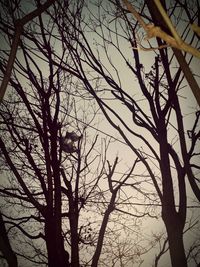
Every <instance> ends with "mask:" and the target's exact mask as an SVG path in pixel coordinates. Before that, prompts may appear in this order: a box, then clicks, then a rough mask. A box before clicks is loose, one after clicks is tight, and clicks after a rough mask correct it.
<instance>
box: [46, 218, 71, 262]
mask: <svg viewBox="0 0 200 267" xmlns="http://www.w3.org/2000/svg"><path fill="white" fill-rule="evenodd" d="M45 238H46V247H47V255H48V267H69V266H70V265H69V254H68V252H67V251H65V249H64V240H63V237H62V232H61V231H60V233H58V232H57V231H56V221H55V219H54V218H50V217H49V218H48V219H47V221H46V223H45Z"/></svg>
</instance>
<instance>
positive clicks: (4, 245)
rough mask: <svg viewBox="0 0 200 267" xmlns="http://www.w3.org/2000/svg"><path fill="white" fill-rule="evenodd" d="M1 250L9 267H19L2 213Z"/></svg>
mask: <svg viewBox="0 0 200 267" xmlns="http://www.w3.org/2000/svg"><path fill="white" fill-rule="evenodd" d="M0 250H1V252H2V253H3V256H4V257H5V259H6V261H7V263H8V266H9V267H17V266H18V263H17V256H16V254H15V253H14V251H13V250H12V247H11V245H10V241H9V238H8V235H7V231H6V227H5V224H4V221H3V217H2V215H1V213H0Z"/></svg>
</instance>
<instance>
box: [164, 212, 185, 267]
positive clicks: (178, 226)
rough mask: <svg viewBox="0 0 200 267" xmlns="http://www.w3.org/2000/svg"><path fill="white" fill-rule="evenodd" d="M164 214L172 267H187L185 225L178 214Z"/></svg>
mask: <svg viewBox="0 0 200 267" xmlns="http://www.w3.org/2000/svg"><path fill="white" fill-rule="evenodd" d="M169 210H170V209H168V212H166V213H165V214H164V213H163V215H162V218H163V221H164V223H165V227H166V229H167V235H168V242H169V251H170V257H171V264H172V267H177V266H181V267H187V266H188V265H187V259H186V255H185V249H184V243H183V224H182V222H181V218H180V216H179V214H178V213H176V214H173V215H172V213H170V211H169Z"/></svg>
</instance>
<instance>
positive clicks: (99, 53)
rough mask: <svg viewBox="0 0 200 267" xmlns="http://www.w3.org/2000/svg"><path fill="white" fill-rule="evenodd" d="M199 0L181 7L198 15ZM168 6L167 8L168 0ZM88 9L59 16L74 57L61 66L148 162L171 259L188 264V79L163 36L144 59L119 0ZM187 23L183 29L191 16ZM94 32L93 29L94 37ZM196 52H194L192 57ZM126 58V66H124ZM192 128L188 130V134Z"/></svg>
mask: <svg viewBox="0 0 200 267" xmlns="http://www.w3.org/2000/svg"><path fill="white" fill-rule="evenodd" d="M194 4H195V3H194V2H193V6H192V4H191V6H192V7H193V9H190V8H189V7H188V8H187V7H186V6H184V9H181V10H182V11H183V12H185V11H186V12H192V13H190V14H191V17H192V19H193V21H195V20H197V19H198V16H197V14H198V12H197V10H196V12H195V9H194ZM137 5H138V6H139V11H138V13H141V14H142V16H143V17H144V18H145V19H148V20H149V21H150V22H152V21H153V22H154V21H155V15H154V14H153V13H152V12H151V11H152V10H151V9H150V6H149V5H147V6H146V3H145V2H143V1H138V2H137ZM95 7H96V9H95ZM176 7H177V8H180V6H175V7H174V9H172V10H173V11H172V12H171V13H169V16H174V17H175V19H176V26H177V27H179V25H180V23H183V21H184V20H182V17H181V16H180V15H179V14H180V13H178V12H179V10H178V9H176ZM147 8H149V9H147ZM166 8H167V9H168V8H169V10H170V8H171V3H168V6H167V7H166ZM86 9H87V7H86ZM88 9H89V10H87V11H88V13H87V14H89V15H88V16H89V18H84V17H83V18H80V19H79V23H77V25H75V26H74V28H73V29H72V30H69V29H68V28H66V27H65V25H66V24H67V25H68V23H70V21H71V18H70V16H69V14H68V13H67V12H64V10H63V8H62V6H61V10H62V17H56V20H55V23H56V24H57V25H58V28H60V33H61V35H62V39H63V43H64V44H65V47H66V48H67V49H68V50H69V56H70V58H71V59H72V61H73V62H74V64H75V67H74V68H70V66H69V64H67V62H65V63H64V64H63V66H62V69H63V70H69V69H70V70H71V71H73V72H74V76H76V77H77V78H78V79H79V80H80V82H82V84H83V86H84V88H85V89H86V91H87V92H89V93H90V95H91V97H93V98H94V99H95V100H96V102H97V103H98V105H99V107H100V109H101V111H102V112H103V114H104V116H105V117H106V119H107V120H108V122H109V123H110V125H111V126H112V127H113V128H114V129H115V130H116V131H117V132H118V133H119V134H120V136H121V137H122V138H123V140H124V142H125V143H126V144H127V145H128V146H129V147H130V148H131V149H132V151H133V152H134V153H135V155H136V156H137V157H138V158H139V159H140V161H141V162H142V163H143V164H144V167H145V168H146V170H147V171H148V174H149V176H150V177H151V180H152V184H153V185H154V188H155V192H156V194H157V195H158V197H159V199H160V203H161V206H162V209H161V214H162V219H163V222H164V224H165V227H166V231H167V236H168V243H169V251H170V256H171V262H172V266H174V267H175V266H178V265H181V266H187V258H186V255H185V248H184V242H183V231H184V227H185V223H186V215H187V193H186V180H187V179H188V180H189V182H190V184H191V186H192V189H193V191H194V193H195V196H196V197H197V198H198V199H199V188H198V170H199V164H198V163H196V162H197V158H199V151H198V150H197V146H198V143H199V134H200V133H199V128H198V127H199V112H198V110H197V109H195V108H194V109H192V113H193V116H191V120H192V121H193V125H191V126H189V128H188V126H187V124H186V118H185V116H184V114H186V113H189V112H191V111H189V110H188V109H187V107H186V103H185V102H184V100H183V99H182V98H181V94H182V91H183V87H184V86H185V80H184V77H183V76H182V74H181V70H182V69H181V68H180V67H177V66H176V62H175V61H174V60H173V58H174V54H173V51H171V50H170V49H168V48H166V47H164V48H163V47H162V45H165V43H163V41H162V40H161V39H159V38H157V40H155V41H156V44H157V46H156V47H158V48H162V49H158V51H157V50H155V48H153V49H152V53H151V63H150V64H146V62H145V59H143V57H142V55H141V53H140V52H139V47H138V39H139V37H138V36H140V34H141V35H142V33H138V30H139V29H138V22H137V21H135V20H134V19H133V18H132V16H130V15H129V12H127V10H125V9H124V6H121V5H120V2H119V1H116V5H115V4H114V2H113V1H111V2H106V3H105V5H104V3H103V2H101V1H98V2H97V3H96V5H94V6H93V7H91V6H90V7H88ZM59 12H60V11H59ZM149 13H150V14H149ZM156 23H158V22H157V21H156ZM185 23H186V27H184V30H185V29H187V23H188V22H187V21H186V22H185ZM184 30H183V36H182V38H183V39H184V38H187V39H189V43H190V44H191V43H192V42H194V43H195V42H198V39H197V38H196V37H195V36H194V33H192V34H191V33H190V32H185V31H184ZM89 33H90V34H91V33H92V34H93V41H91V39H90V36H89ZM71 40H73V41H71ZM127 50H129V52H127ZM131 52H132V55H131ZM116 58H117V60H116ZM186 60H187V57H186ZM191 60H192V58H191V57H190V58H189V60H188V63H187V64H189V63H191ZM122 65H123V69H120V66H122ZM191 66H192V65H191ZM122 72H124V73H125V75H124V73H122ZM124 76H125V77H126V78H125V80H124ZM93 77H95V79H94V78H93ZM128 79H129V80H128ZM96 80H97V81H98V83H97V82H96ZM127 80H128V81H127ZM135 80H137V83H136V82H135ZM122 110H125V112H126V114H127V115H126V117H125V116H124V114H123V112H122ZM131 117H132V120H131V119H130V118H131ZM190 127H191V128H192V130H191V128H190ZM187 131H189V132H191V138H190V137H188V135H187ZM137 144H138V145H137ZM141 147H142V148H141Z"/></svg>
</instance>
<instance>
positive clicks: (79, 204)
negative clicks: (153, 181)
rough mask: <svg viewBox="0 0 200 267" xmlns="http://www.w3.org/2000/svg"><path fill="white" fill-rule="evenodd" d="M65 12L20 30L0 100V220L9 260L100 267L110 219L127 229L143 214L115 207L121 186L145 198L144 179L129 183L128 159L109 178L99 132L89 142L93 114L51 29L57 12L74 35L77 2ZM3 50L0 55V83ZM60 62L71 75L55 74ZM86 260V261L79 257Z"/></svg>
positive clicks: (114, 164) (7, 26) (5, 33)
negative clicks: (9, 240) (11, 246)
mask: <svg viewBox="0 0 200 267" xmlns="http://www.w3.org/2000/svg"><path fill="white" fill-rule="evenodd" d="M65 4H66V3H65V2H64V1H61V3H60V2H58V3H56V4H55V5H54V6H53V7H52V9H50V11H49V13H48V14H38V16H37V18H35V19H34V20H33V21H31V23H29V24H28V25H26V24H25V25H24V27H23V33H22V34H21V40H20V43H19V46H18V54H17V56H16V58H15V62H14V65H13V69H12V75H11V76H10V77H9V88H8V91H7V96H6V97H5V99H4V100H3V102H2V103H1V106H0V111H1V112H0V114H1V115H0V122H1V133H2V134H1V137H0V148H1V162H2V166H1V170H2V177H3V181H2V183H1V187H0V196H1V200H2V203H1V206H2V214H3V216H4V218H5V221H4V223H5V224H6V226H7V227H9V231H11V232H12V231H15V233H13V235H12V234H11V237H12V236H18V239H19V240H20V241H18V242H17V240H15V241H13V242H14V243H15V245H16V247H17V248H18V249H17V250H18V252H17V253H16V254H15V256H17V257H20V259H21V258H23V259H24V260H28V261H29V264H30V262H31V263H32V264H35V265H39V266H42V265H48V266H49V267H53V266H54V267H55V266H59V267H62V266H63V267H64V266H65V267H66V266H73V267H76V266H77V267H78V266H80V265H81V264H82V265H84V266H98V262H99V259H100V256H101V254H102V249H103V244H104V240H105V236H107V237H108V233H107V232H106V229H107V228H108V225H109V224H110V223H113V221H112V219H111V214H114V216H115V220H116V221H117V219H116V218H117V216H118V214H125V215H126V218H127V216H128V215H130V216H132V217H131V218H132V219H131V220H132V221H134V220H133V218H135V220H140V219H141V218H143V217H144V216H149V215H150V213H151V212H150V211H149V212H146V211H144V212H143V211H140V212H138V211H137V210H136V209H135V212H134V213H132V212H129V213H128V208H126V205H125V204H123V203H124V202H126V203H127V202H128V201H131V199H132V197H131V196H128V195H127V193H126V191H127V188H129V187H131V191H132V192H135V194H140V195H142V197H143V198H145V195H144V194H143V191H142V187H141V186H140V184H142V181H140V183H139V184H138V181H137V179H138V177H139V174H140V175H141V173H142V172H143V171H141V172H139V171H138V173H139V174H138V175H137V177H135V176H134V173H133V172H134V171H135V169H136V168H138V165H140V160H139V159H138V158H137V157H134V158H133V160H132V162H131V166H129V168H128V170H127V171H126V172H123V171H121V173H120V174H117V175H116V169H117V168H118V165H119V166H120V160H121V159H122V157H121V156H120V157H116V158H115V159H113V158H112V159H110V158H108V156H107V155H108V150H109V148H108V144H107V141H101V140H100V141H99V138H98V135H97V134H96V131H98V129H96V130H95V132H94V134H91V135H90V136H89V133H88V132H89V130H88V129H89V128H90V127H92V124H93V123H95V122H94V119H95V118H96V115H97V111H96V108H95V104H94V101H92V100H91V101H90V102H89V103H87V102H86V100H85V97H86V95H85V93H84V90H83V88H82V85H81V84H80V83H79V79H77V78H79V77H78V76H77V77H76V75H75V72H74V71H73V68H74V69H76V63H75V62H74V60H73V59H72V58H70V55H69V50H68V49H66V47H65V45H66V43H65V40H64V39H63V38H64V36H62V35H61V32H60V30H62V31H63V29H61V28H57V26H56V25H57V23H58V21H57V19H58V20H59V19H61V18H62V13H58V11H59V12H60V9H61V8H63V9H66V10H68V14H69V16H70V19H71V21H69V22H67V21H66V23H65V26H66V27H69V31H70V30H72V31H73V29H76V23H78V22H79V19H80V14H81V13H80V12H81V10H82V3H79V4H77V3H73V1H72V3H71V5H69V6H68V5H67V8H66V6H65ZM16 10H17V12H22V11H21V9H20V8H19V9H17V7H16ZM63 11H64V10H63ZM75 15H76V16H75ZM56 17H57V18H56ZM75 17H77V21H76V20H75V21H73V20H74V18H75ZM10 18H12V13H10V14H9V13H8V14H7V17H6V20H4V19H3V20H2V21H1V34H2V38H3V37H4V39H3V40H4V42H5V43H4V45H5V44H6V42H8V44H10V46H11V45H12V42H10V39H12V38H13V31H14V26H13V24H12V21H11V22H10ZM67 25H68V26H67ZM10 31H11V33H10ZM74 33H75V32H74ZM71 41H72V43H71V44H73V45H76V44H75V43H73V40H71ZM55 43H56V44H57V45H58V48H57V49H56V50H55ZM8 47H9V46H6V45H5V46H4V47H3V49H2V51H1V54H0V60H1V65H0V71H1V79H2V80H3V79H4V77H5V75H6V73H7V61H9V55H8V53H7V48H8ZM64 62H68V64H69V65H70V69H69V71H67V70H66V69H64V70H63V66H65V64H63V63H64ZM108 143H109V142H108ZM4 177H6V178H8V179H7V180H6V178H5V179H4ZM140 177H141V176H140ZM145 180H146V179H145V178H144V182H145ZM150 196H151V193H149V198H150ZM147 199H148V198H147ZM152 199H154V198H153V195H152ZM122 207H123V209H122ZM147 210H148V208H147ZM121 218H122V216H121ZM126 220H127V219H126ZM121 223H122V219H121V220H120V224H121ZM115 225H117V223H116V222H115ZM133 225H134V223H133ZM109 238H110V239H111V237H109ZM13 239H14V238H13ZM107 249H109V247H107ZM84 252H87V253H86V255H87V257H86V258H84V259H82V258H81V257H83V256H82V255H83V254H84Z"/></svg>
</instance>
